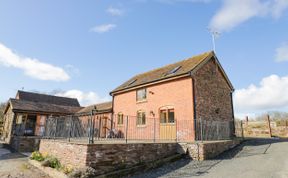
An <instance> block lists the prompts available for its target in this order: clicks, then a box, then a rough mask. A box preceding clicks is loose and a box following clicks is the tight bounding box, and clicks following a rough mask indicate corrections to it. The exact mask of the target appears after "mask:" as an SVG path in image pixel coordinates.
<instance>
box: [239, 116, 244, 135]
mask: <svg viewBox="0 0 288 178" xmlns="http://www.w3.org/2000/svg"><path fill="white" fill-rule="evenodd" d="M240 124H241V125H240V127H241V135H242V139H244V129H243V121H242V120H241V121H240Z"/></svg>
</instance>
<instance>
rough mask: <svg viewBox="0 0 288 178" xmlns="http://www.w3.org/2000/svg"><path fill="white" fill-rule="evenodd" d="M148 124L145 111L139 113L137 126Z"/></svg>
mask: <svg viewBox="0 0 288 178" xmlns="http://www.w3.org/2000/svg"><path fill="white" fill-rule="evenodd" d="M145 124H146V114H145V112H144V111H141V110H140V111H138V112H137V121H136V125H145Z"/></svg>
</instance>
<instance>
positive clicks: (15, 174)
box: [0, 143, 50, 178]
mask: <svg viewBox="0 0 288 178" xmlns="http://www.w3.org/2000/svg"><path fill="white" fill-rule="evenodd" d="M27 160H28V157H27V156H24V155H22V154H19V153H13V152H11V151H10V150H9V149H6V148H3V145H2V144H1V143H0V178H50V177H49V176H47V175H45V174H44V173H42V172H41V171H40V170H38V169H37V168H35V167H33V166H31V165H30V164H28V162H27Z"/></svg>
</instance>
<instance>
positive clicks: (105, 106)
mask: <svg viewBox="0 0 288 178" xmlns="http://www.w3.org/2000/svg"><path fill="white" fill-rule="evenodd" d="M94 109H96V113H97V112H98V113H105V112H112V102H111V101H110V102H105V103H99V104H94V105H90V106H87V107H85V108H83V109H81V110H80V111H78V112H77V114H80V115H86V114H91V111H92V110H94Z"/></svg>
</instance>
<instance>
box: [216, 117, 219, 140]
mask: <svg viewBox="0 0 288 178" xmlns="http://www.w3.org/2000/svg"><path fill="white" fill-rule="evenodd" d="M215 122H216V130H217V140H220V139H219V123H218V122H217V121H215Z"/></svg>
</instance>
